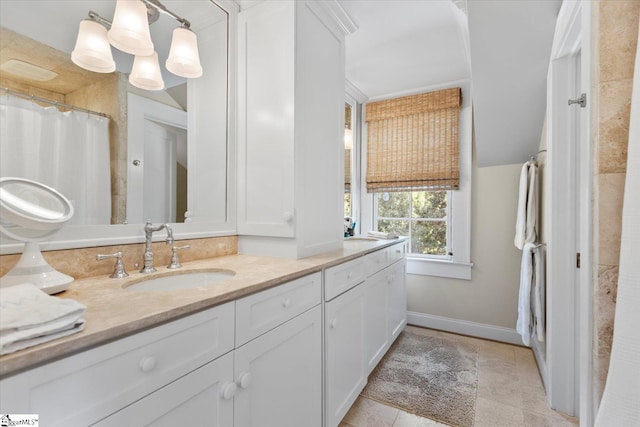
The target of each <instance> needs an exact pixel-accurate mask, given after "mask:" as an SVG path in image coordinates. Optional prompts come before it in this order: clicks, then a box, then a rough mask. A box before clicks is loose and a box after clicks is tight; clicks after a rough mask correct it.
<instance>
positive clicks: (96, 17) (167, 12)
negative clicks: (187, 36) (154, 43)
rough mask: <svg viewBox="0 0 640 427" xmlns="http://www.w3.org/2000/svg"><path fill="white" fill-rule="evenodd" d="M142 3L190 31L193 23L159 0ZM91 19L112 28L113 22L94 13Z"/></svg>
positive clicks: (90, 15) (90, 13)
mask: <svg viewBox="0 0 640 427" xmlns="http://www.w3.org/2000/svg"><path fill="white" fill-rule="evenodd" d="M140 1H141V2H142V3H144V4H145V5H148V6H151V7H153V8H154V9H155V10H157V11H158V12H161V13H164V14H165V15H168V16H170V17H172V18H173V19H175V20H176V21H178V22H179V23H180V25H182V26H183V27H184V28H189V29H190V28H191V22H189V21H188V20H187V19H185V18H182V17H180V16H178V15H176V14H175V13H173V12H171V11H170V10H169V9H167V7H166V6H165V5H163V4H162V3H160V2H159V1H158V0H140ZM89 18H91V19H93V20H94V21H96V22H99V23H100V24H102V25H104V26H105V27H107V29H109V28H111V24H112V22H111V21H109V20H108V19H106V18H103V17H102V16H100V15H98V14H97V13H96V12H94V11H89ZM150 23H151V22H150Z"/></svg>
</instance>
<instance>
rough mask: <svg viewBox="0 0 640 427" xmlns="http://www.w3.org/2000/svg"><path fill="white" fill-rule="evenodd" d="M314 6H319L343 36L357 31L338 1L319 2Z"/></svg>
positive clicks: (356, 27)
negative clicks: (336, 25) (332, 20)
mask: <svg viewBox="0 0 640 427" xmlns="http://www.w3.org/2000/svg"><path fill="white" fill-rule="evenodd" d="M315 4H317V5H318V6H321V7H322V8H323V9H324V10H325V11H326V12H327V13H328V14H329V15H330V16H331V17H332V18H333V19H334V20H335V22H336V24H338V27H340V30H342V32H343V33H344V35H345V36H348V35H349V34H353V33H355V32H356V31H357V30H358V26H357V25H356V23H355V22H354V21H353V19H351V16H349V14H348V13H347V11H346V10H344V8H343V7H342V5H341V4H340V3H339V2H338V0H330V1H321V2H317V3H315Z"/></svg>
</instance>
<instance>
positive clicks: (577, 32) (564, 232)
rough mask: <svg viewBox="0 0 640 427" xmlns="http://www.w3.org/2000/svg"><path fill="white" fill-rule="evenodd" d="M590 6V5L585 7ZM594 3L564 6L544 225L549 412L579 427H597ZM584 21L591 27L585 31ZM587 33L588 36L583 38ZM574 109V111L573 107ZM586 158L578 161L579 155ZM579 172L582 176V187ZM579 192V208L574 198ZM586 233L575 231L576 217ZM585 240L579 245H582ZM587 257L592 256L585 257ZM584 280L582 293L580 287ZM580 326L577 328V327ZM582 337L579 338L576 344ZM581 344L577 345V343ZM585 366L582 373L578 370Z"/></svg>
mask: <svg viewBox="0 0 640 427" xmlns="http://www.w3.org/2000/svg"><path fill="white" fill-rule="evenodd" d="M583 5H584V6H585V7H584V8H583V7H582V6H583ZM590 9H591V8H590V4H589V2H582V1H565V2H564V3H563V5H562V7H561V9H560V13H559V15H558V20H557V24H556V33H555V35H554V43H553V48H552V52H551V62H550V65H549V74H548V78H547V81H548V83H547V124H548V127H547V150H548V152H547V154H548V157H547V158H548V173H549V180H548V182H549V187H548V188H549V190H550V200H549V203H548V209H547V212H545V223H546V224H547V225H548V229H549V238H548V241H547V254H548V257H547V303H548V304H547V316H548V317H547V328H548V329H547V348H546V364H547V369H548V372H547V380H548V383H547V393H548V398H549V402H550V404H551V407H552V408H554V409H557V410H560V411H562V412H565V413H568V414H570V415H577V414H578V411H579V412H580V424H581V426H583V427H584V426H591V425H592V422H593V421H592V413H593V402H592V399H593V397H592V391H591V390H592V376H593V372H592V366H591V351H592V350H591V333H592V332H591V331H592V321H593V319H592V313H591V275H592V272H591V253H590V251H591V250H592V243H591V235H592V230H591V205H590V203H591V137H590V132H589V130H590V128H589V116H590V111H591V102H590V101H591V96H590V94H591V93H590V90H591V87H590V85H591V83H590V74H589V72H590V63H591V57H590V44H589V38H590V30H591V26H590V13H591V10H590ZM585 23H586V26H583V25H584V24H585ZM583 35H584V36H583ZM578 52H580V53H581V55H582V56H581V58H582V62H581V64H580V75H581V82H580V84H579V88H580V90H579V92H580V93H586V94H587V108H581V109H579V111H580V114H581V125H582V128H581V129H580V141H578V142H577V144H579V146H580V147H582V149H581V150H580V153H578V152H577V149H576V147H575V146H574V145H573V144H568V143H567V141H571V136H572V134H573V132H574V130H573V129H570V128H569V126H570V124H571V123H573V121H572V119H571V115H570V114H571V113H572V112H575V109H573V110H572V109H570V107H569V108H568V105H567V100H568V99H569V98H575V97H576V96H577V95H579V94H576V93H573V92H574V91H573V90H572V88H569V87H568V84H569V83H570V78H569V76H570V73H574V72H575V69H574V68H572V67H573V62H574V60H573V58H574V55H576V54H577V53H578ZM573 107H576V106H573ZM578 154H580V158H579V159H578V158H577V155H578ZM576 173H579V174H580V176H581V179H580V184H579V186H578V184H577V183H576ZM578 191H579V192H580V193H579V194H580V206H578V205H577V203H576V200H575V194H576V193H577V192H578ZM578 213H579V215H580V224H579V227H580V230H579V231H578V230H576V224H575V219H576V215H577V214H578ZM578 238H579V241H580V244H579V245H578V244H576V242H577V241H578ZM576 252H581V265H582V268H581V269H580V272H579V280H578V281H576V277H578V276H577V274H576V271H575V254H576ZM585 256H586V259H585ZM577 282H579V283H580V286H581V288H582V289H581V291H579V290H577V289H576V284H577ZM576 323H579V324H576ZM576 337H577V339H576ZM576 341H577V342H576ZM576 364H578V365H579V368H578V371H577V372H576V370H575V366H576Z"/></svg>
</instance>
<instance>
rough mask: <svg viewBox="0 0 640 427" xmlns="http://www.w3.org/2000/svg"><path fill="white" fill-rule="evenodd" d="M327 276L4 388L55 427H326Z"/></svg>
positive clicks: (12, 401) (2, 401)
mask: <svg viewBox="0 0 640 427" xmlns="http://www.w3.org/2000/svg"><path fill="white" fill-rule="evenodd" d="M321 293H322V274H321V273H320V272H318V273H314V274H310V275H307V276H304V277H301V278H299V279H295V280H292V281H290V282H287V283H284V284H282V285H279V286H275V287H273V288H270V289H267V290H264V291H261V292H258V293H255V294H252V295H249V296H246V297H244V298H241V299H238V300H236V301H232V302H229V303H225V304H222V305H219V306H216V307H213V308H211V309H208V310H205V311H202V312H200V313H196V314H193V315H190V316H187V317H185V318H182V319H178V320H175V321H173V322H170V323H167V324H164V325H161V326H158V327H155V328H153V329H150V330H147V331H144V332H140V333H137V334H135V335H132V336H129V337H126V338H123V339H120V340H117V341H114V342H112V343H109V344H105V345H103V346H100V347H96V348H94V349H91V350H88V351H85V352H82V353H79V354H76V355H73V356H70V357H67V358H64V359H62V360H59V361H56V362H52V363H49V364H46V365H43V366H40V367H37V368H34V369H31V370H28V371H26V372H23V373H19V374H17V375H14V376H11V377H8V378H6V379H3V380H1V381H0V408H1V410H2V411H3V412H4V413H7V412H8V413H24V414H39V419H40V421H41V422H42V423H43V425H47V426H89V425H96V426H100V427H105V426H123V425H125V426H129V425H130V426H140V425H148V426H175V425H190V426H207V427H218V426H220V427H249V426H254V427H258V426H260V427H269V426H273V427H287V426H289V427H297V426H301V425H304V426H310V427H322V424H321V423H322V311H321V306H320V304H321V302H322V299H321Z"/></svg>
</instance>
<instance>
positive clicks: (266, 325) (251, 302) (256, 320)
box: [236, 272, 322, 347]
mask: <svg viewBox="0 0 640 427" xmlns="http://www.w3.org/2000/svg"><path fill="white" fill-rule="evenodd" d="M321 290H322V274H321V273H320V272H318V273H314V274H310V275H308V276H305V277H301V278H300V279H296V280H293V281H291V282H288V283H285V284H283V285H279V286H276V287H274V288H271V289H267V290H266V291H262V292H259V293H257V294H254V295H249V296H248V297H244V298H242V299H239V300H237V301H236V347H239V346H241V345H242V344H244V343H246V342H248V341H250V340H252V339H254V338H255V337H257V336H259V335H262V334H264V333H265V332H267V331H269V330H271V329H273V328H275V327H276V326H278V325H281V324H282V323H284V322H286V321H287V320H289V319H292V318H293V317H295V316H297V315H298V314H300V313H303V312H305V311H307V310H308V309H310V308H311V307H313V306H316V305H318V304H320V302H321V299H322V298H321Z"/></svg>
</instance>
